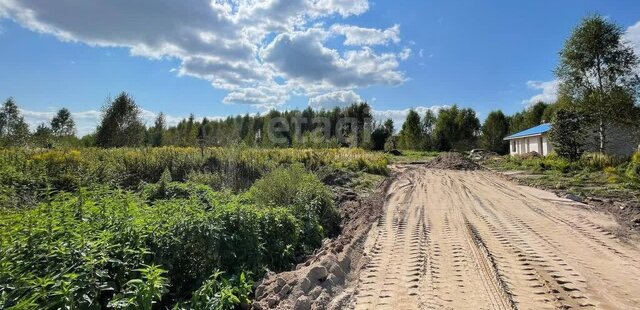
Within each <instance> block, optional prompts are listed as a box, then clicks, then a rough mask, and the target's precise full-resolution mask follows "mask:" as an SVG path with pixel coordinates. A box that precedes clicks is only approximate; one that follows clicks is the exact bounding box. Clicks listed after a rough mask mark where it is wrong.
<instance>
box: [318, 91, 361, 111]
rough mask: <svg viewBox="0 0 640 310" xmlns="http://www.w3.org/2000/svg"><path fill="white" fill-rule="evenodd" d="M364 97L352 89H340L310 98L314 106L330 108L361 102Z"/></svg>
mask: <svg viewBox="0 0 640 310" xmlns="http://www.w3.org/2000/svg"><path fill="white" fill-rule="evenodd" d="M361 101H362V98H361V97H360V95H358V94H356V93H355V92H354V91H352V90H339V91H335V92H332V93H327V94H323V95H319V96H315V97H312V98H310V99H309V106H311V107H312V108H316V109H319V108H324V109H329V108H333V107H345V106H348V105H350V104H353V103H357V102H361Z"/></svg>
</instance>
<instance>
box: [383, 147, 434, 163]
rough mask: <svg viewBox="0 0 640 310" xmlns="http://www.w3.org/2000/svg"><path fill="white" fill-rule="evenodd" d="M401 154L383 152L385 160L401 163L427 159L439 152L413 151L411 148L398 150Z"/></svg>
mask: <svg viewBox="0 0 640 310" xmlns="http://www.w3.org/2000/svg"><path fill="white" fill-rule="evenodd" d="M400 152H401V153H402V155H400V156H394V155H391V154H385V156H386V158H387V160H388V161H389V162H391V163H396V164H402V163H410V162H424V161H429V160H431V159H433V158H435V157H436V156H438V154H440V153H439V152H430V151H413V150H400Z"/></svg>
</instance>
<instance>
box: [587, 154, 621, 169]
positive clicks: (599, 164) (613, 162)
mask: <svg viewBox="0 0 640 310" xmlns="http://www.w3.org/2000/svg"><path fill="white" fill-rule="evenodd" d="M624 162H625V160H624V159H622V158H619V157H616V156H613V155H608V154H603V153H586V154H583V155H582V158H581V163H582V164H583V165H584V166H586V167H588V168H591V169H594V170H603V169H604V168H606V167H616V166H618V165H620V164H622V163H624Z"/></svg>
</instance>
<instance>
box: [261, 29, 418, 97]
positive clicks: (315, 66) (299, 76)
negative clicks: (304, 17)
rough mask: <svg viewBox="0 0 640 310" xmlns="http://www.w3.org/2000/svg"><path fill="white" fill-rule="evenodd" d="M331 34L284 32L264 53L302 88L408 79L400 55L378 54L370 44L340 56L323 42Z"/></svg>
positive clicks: (391, 83)
mask: <svg viewBox="0 0 640 310" xmlns="http://www.w3.org/2000/svg"><path fill="white" fill-rule="evenodd" d="M327 35H328V34H327V32H326V31H324V30H322V29H318V28H311V29H308V30H306V31H295V32H290V33H282V34H279V35H278V36H277V37H276V38H275V39H274V40H273V42H271V43H270V44H269V45H268V46H267V47H266V48H265V49H263V50H262V52H261V56H262V58H263V59H264V60H265V62H267V63H269V64H270V65H271V66H272V67H273V68H274V69H275V70H277V71H278V72H280V73H281V74H282V75H283V76H284V77H286V78H288V79H291V80H294V81H295V82H298V85H302V87H306V86H305V85H311V87H314V86H313V85H315V84H318V83H319V84H324V85H327V86H330V87H333V88H335V89H350V88H354V87H364V86H369V85H374V84H380V85H397V84H400V83H402V82H404V80H405V77H404V74H403V73H402V72H399V71H397V68H398V66H399V63H398V57H397V55H395V54H392V53H384V54H377V53H376V52H374V51H373V49H371V48H369V47H364V48H362V49H360V50H355V51H346V52H345V53H344V55H340V54H339V53H338V51H337V50H334V49H329V48H327V47H325V46H324V45H323V41H324V40H325V39H326V38H327Z"/></svg>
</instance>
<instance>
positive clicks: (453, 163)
mask: <svg viewBox="0 0 640 310" xmlns="http://www.w3.org/2000/svg"><path fill="white" fill-rule="evenodd" d="M425 166H426V167H427V168H432V169H448V170H483V169H484V168H483V167H482V166H480V165H478V164H476V163H475V162H473V161H472V160H471V159H469V158H466V157H464V156H463V155H462V154H460V153H444V154H440V155H438V157H436V158H434V159H432V160H431V161H429V162H427V163H426V164H425Z"/></svg>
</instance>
